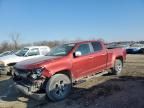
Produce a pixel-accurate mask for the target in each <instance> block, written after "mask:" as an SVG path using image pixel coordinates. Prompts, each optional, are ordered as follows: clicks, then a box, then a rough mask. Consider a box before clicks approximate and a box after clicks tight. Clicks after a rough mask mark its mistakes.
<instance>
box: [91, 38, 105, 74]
mask: <svg viewBox="0 0 144 108" xmlns="http://www.w3.org/2000/svg"><path fill="white" fill-rule="evenodd" d="M91 45H92V47H93V50H94V58H93V60H94V64H93V66H94V67H93V68H94V70H95V71H96V72H99V71H102V70H103V69H106V66H107V51H106V50H105V48H103V46H102V44H101V42H98V41H97V42H91Z"/></svg>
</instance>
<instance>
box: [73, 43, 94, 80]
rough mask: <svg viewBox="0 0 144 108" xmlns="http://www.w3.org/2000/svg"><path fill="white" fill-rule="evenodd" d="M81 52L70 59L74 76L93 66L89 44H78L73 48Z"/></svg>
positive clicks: (82, 74)
mask: <svg viewBox="0 0 144 108" xmlns="http://www.w3.org/2000/svg"><path fill="white" fill-rule="evenodd" d="M76 51H79V52H81V54H82V55H81V56H79V57H74V59H73V60H72V64H73V65H72V71H73V74H74V76H75V77H76V78H78V77H81V76H84V75H85V74H86V73H88V72H90V71H91V70H92V68H93V55H92V54H91V48H90V44H89V43H86V44H80V45H79V46H78V48H77V49H76V50H75V52H76Z"/></svg>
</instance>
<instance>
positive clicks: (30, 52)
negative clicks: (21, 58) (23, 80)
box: [27, 48, 40, 56]
mask: <svg viewBox="0 0 144 108" xmlns="http://www.w3.org/2000/svg"><path fill="white" fill-rule="evenodd" d="M35 55H40V52H39V49H38V48H33V49H31V50H30V51H29V52H28V54H27V56H35Z"/></svg>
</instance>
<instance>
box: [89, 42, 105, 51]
mask: <svg viewBox="0 0 144 108" xmlns="http://www.w3.org/2000/svg"><path fill="white" fill-rule="evenodd" d="M91 44H92V46H93V49H94V51H95V52H96V51H100V50H102V49H103V48H102V45H101V43H100V42H92V43H91Z"/></svg>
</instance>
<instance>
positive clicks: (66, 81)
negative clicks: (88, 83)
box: [46, 74, 72, 101]
mask: <svg viewBox="0 0 144 108" xmlns="http://www.w3.org/2000/svg"><path fill="white" fill-rule="evenodd" d="M71 88H72V82H71V79H70V78H69V77H68V76H67V75H65V74H56V75H54V76H52V77H51V78H50V79H49V81H48V82H47V85H46V93H47V96H48V97H49V99H50V100H52V101H60V100H63V99H64V98H66V97H67V96H68V95H69V93H70V91H71Z"/></svg>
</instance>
